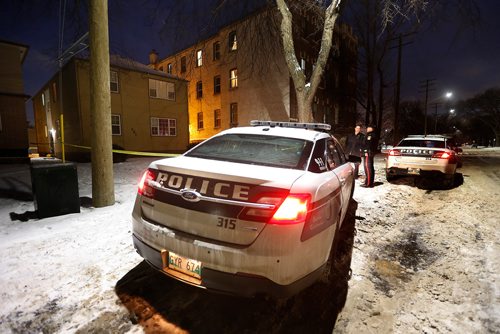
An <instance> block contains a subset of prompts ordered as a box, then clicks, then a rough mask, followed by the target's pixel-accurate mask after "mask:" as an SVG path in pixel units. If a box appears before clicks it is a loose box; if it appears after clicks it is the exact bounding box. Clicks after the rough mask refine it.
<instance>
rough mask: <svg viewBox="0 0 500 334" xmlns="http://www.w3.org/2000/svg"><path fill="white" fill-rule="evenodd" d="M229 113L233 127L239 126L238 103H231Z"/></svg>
mask: <svg viewBox="0 0 500 334" xmlns="http://www.w3.org/2000/svg"><path fill="white" fill-rule="evenodd" d="M229 113H230V115H229V118H230V120H229V122H230V124H229V125H230V126H231V127H234V126H238V103H231V105H230V106H229Z"/></svg>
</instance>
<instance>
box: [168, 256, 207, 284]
mask: <svg viewBox="0 0 500 334" xmlns="http://www.w3.org/2000/svg"><path fill="white" fill-rule="evenodd" d="M168 268H169V269H172V270H175V271H179V272H181V273H183V274H186V275H188V276H191V277H195V278H197V279H201V262H200V261H196V260H192V259H188V258H185V257H183V256H180V255H178V254H175V253H174V252H168Z"/></svg>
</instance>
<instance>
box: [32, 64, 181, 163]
mask: <svg viewBox="0 0 500 334" xmlns="http://www.w3.org/2000/svg"><path fill="white" fill-rule="evenodd" d="M61 78H62V79H61ZM61 80H62V83H63V84H62V94H61V87H60V82H61ZM90 80H91V78H90V63H89V60H88V59H84V58H73V59H72V60H71V61H69V62H68V63H67V64H66V65H65V66H64V67H63V69H62V75H60V74H59V73H57V74H55V75H54V77H53V78H52V79H51V80H49V82H47V83H46V84H45V85H44V86H43V88H42V89H41V90H40V91H39V92H38V93H37V94H35V96H34V98H33V108H34V115H35V127H36V129H37V131H36V137H37V138H36V139H37V143H38V152H39V153H40V154H41V155H46V154H52V155H55V156H57V157H61V153H62V147H61V134H62V132H61V131H62V130H64V138H65V140H64V141H65V143H66V145H65V152H66V157H67V159H68V160H87V159H88V158H89V157H90V145H91V139H90V136H91V128H90V126H91V125H90ZM110 92H111V132H112V135H113V147H114V148H118V149H123V150H128V151H139V152H162V153H179V152H183V151H185V150H186V148H187V146H188V144H189V134H188V109H187V82H186V81H185V80H183V79H179V78H177V77H175V76H173V75H170V74H167V73H165V72H160V71H156V70H154V69H151V68H149V67H148V66H146V65H144V64H141V63H138V62H136V61H133V60H131V59H127V58H123V57H120V56H117V55H112V56H111V57H110ZM61 96H62V99H61ZM61 114H63V116H64V117H63V123H64V129H63V128H62V126H61Z"/></svg>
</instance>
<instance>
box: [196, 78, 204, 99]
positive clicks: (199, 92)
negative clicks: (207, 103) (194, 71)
mask: <svg viewBox="0 0 500 334" xmlns="http://www.w3.org/2000/svg"><path fill="white" fill-rule="evenodd" d="M202 97H203V84H202V83H201V81H198V82H197V83H196V98H198V99H201V98H202Z"/></svg>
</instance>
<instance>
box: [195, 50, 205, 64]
mask: <svg viewBox="0 0 500 334" xmlns="http://www.w3.org/2000/svg"><path fill="white" fill-rule="evenodd" d="M201 65H203V51H202V50H198V51H196V67H200V66H201Z"/></svg>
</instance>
